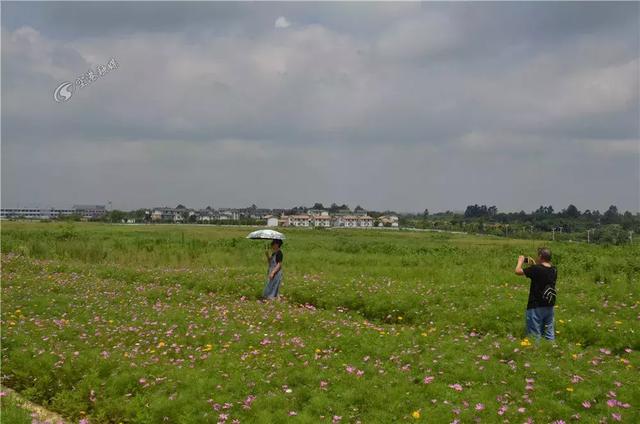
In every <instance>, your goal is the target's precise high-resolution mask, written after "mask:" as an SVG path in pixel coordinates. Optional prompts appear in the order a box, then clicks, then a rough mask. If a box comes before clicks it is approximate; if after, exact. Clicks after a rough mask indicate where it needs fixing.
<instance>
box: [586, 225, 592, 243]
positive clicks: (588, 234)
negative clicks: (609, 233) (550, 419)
mask: <svg viewBox="0 0 640 424" xmlns="http://www.w3.org/2000/svg"><path fill="white" fill-rule="evenodd" d="M591 231H593V228H591V229H589V230H587V244H589V243H591V237H590V233H591Z"/></svg>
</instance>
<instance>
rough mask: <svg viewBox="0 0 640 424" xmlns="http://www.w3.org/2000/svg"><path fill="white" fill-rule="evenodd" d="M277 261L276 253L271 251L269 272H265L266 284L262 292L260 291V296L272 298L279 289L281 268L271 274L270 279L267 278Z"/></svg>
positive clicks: (276, 294)
mask: <svg viewBox="0 0 640 424" xmlns="http://www.w3.org/2000/svg"><path fill="white" fill-rule="evenodd" d="M277 264H278V263H277V262H276V254H275V253H273V254H272V255H271V258H270V259H269V272H268V274H267V285H266V286H265V287H264V292H263V293H262V297H264V298H265V299H274V298H276V297H278V291H279V290H280V283H281V282H282V268H280V270H279V271H278V272H276V275H274V276H273V278H272V279H270V280H269V279H268V278H269V275H270V274H271V271H273V269H274V268H275V267H276V265H277Z"/></svg>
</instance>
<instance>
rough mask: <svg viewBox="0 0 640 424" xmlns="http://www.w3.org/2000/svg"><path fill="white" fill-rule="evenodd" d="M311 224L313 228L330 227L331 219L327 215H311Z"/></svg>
mask: <svg viewBox="0 0 640 424" xmlns="http://www.w3.org/2000/svg"><path fill="white" fill-rule="evenodd" d="M311 223H312V224H313V226H314V227H331V217H330V216H329V214H328V213H323V214H321V215H312V216H311Z"/></svg>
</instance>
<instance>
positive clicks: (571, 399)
mask: <svg viewBox="0 0 640 424" xmlns="http://www.w3.org/2000/svg"><path fill="white" fill-rule="evenodd" d="M250 230H251V229H250V228H229V227H224V228H221V227H205V226H187V225H185V226H171V225H158V226H153V225H152V226H111V225H99V224H64V225H60V224H56V223H48V224H36V223H8V224H3V226H2V252H3V256H2V260H3V270H2V271H3V272H2V295H3V297H2V327H3V334H2V360H3V381H4V383H5V384H7V385H9V386H11V387H13V388H15V389H16V390H18V391H20V392H21V393H22V394H23V395H25V396H27V397H28V398H30V399H32V400H34V401H37V402H39V403H42V404H44V405H47V406H48V407H50V408H51V409H53V410H55V411H58V412H60V413H62V414H63V415H65V416H67V417H70V418H72V419H74V420H79V419H81V418H88V419H89V420H90V421H91V422H97V423H100V422H105V423H106V422H149V423H155V422H176V423H183V422H194V423H195V422H229V423H231V422H232V421H233V420H239V421H240V422H289V421H300V422H323V421H324V422H332V421H334V422H335V421H341V422H363V423H391V422H398V421H403V420H408V421H420V420H421V421H425V422H451V421H454V420H456V419H458V420H461V421H462V422H472V421H474V420H481V421H482V422H496V421H503V420H509V422H524V421H526V420H527V419H531V420H534V421H535V422H551V421H554V420H560V419H563V420H566V421H568V420H569V419H571V417H572V416H574V419H576V418H577V417H576V414H578V416H579V419H580V420H582V421H584V422H597V421H598V420H615V419H617V418H618V417H619V418H620V419H621V420H623V421H625V422H636V421H637V420H638V418H640V416H639V415H638V413H637V407H638V399H639V398H640V391H639V389H638V388H637V385H636V384H635V383H634V382H635V380H636V379H637V366H638V359H639V355H638V349H640V338H639V330H640V329H639V328H638V318H639V315H638V313H639V312H638V310H639V309H638V305H639V304H640V296H639V294H640V290H639V289H638V278H639V276H640V263H639V262H638V259H637V258H638V257H640V255H638V253H640V252H638V248H637V247H633V246H617V247H616V246H611V247H607V246H595V245H586V244H582V243H581V244H577V243H565V242H562V243H551V242H548V241H533V240H526V241H525V240H509V239H504V238H493V237H477V236H466V235H452V234H430V233H417V232H416V233H414V232H397V231H375V230H364V231H355V230H351V231H349V230H330V231H312V230H295V229H287V230H285V232H286V234H287V237H288V238H287V241H286V242H285V245H284V249H283V250H284V253H285V264H284V270H285V277H284V278H285V279H284V285H283V287H282V293H283V295H284V299H283V301H281V302H273V303H267V304H264V303H260V302H258V298H259V296H260V293H261V291H262V287H263V284H264V277H265V273H266V264H265V263H264V260H263V253H262V251H263V250H264V247H265V243H264V242H259V241H252V240H246V239H245V238H244V236H245V235H246V234H247V233H248V232H249V231H250ZM543 243H544V244H547V245H549V246H550V247H551V249H552V251H553V252H554V262H555V263H556V264H557V266H558V268H559V282H558V287H559V301H558V307H557V308H556V320H557V330H558V334H557V337H558V340H557V342H556V343H554V344H551V343H541V344H536V343H532V344H531V345H530V346H528V345H527V343H524V345H523V344H522V338H523V336H524V335H523V315H524V308H525V305H526V298H527V293H528V282H527V280H525V279H524V278H522V277H517V276H515V275H514V273H513V268H514V266H515V259H516V257H517V255H518V254H528V255H533V254H534V253H535V248H536V247H537V246H538V245H540V244H543ZM425 378H426V380H425ZM531 380H533V381H531ZM457 384H459V385H460V386H456V385H457ZM458 389H460V390H458ZM254 396H255V399H254V398H253V397H254ZM611 399H613V401H611ZM583 402H589V407H588V408H587V407H585V406H583ZM477 404H480V406H478V409H476V405H477ZM414 412H418V414H414ZM617 414H620V415H619V416H618V415H617ZM418 415H419V416H420V417H419V418H415V417H416V416H418Z"/></svg>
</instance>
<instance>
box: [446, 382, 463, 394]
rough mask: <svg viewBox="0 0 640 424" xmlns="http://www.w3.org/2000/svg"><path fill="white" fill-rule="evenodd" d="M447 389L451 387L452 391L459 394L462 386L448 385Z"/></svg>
mask: <svg viewBox="0 0 640 424" xmlns="http://www.w3.org/2000/svg"><path fill="white" fill-rule="evenodd" d="M449 387H451V388H452V389H453V390H455V391H456V392H461V391H462V386H461V385H460V384H458V383H456V384H449Z"/></svg>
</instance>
